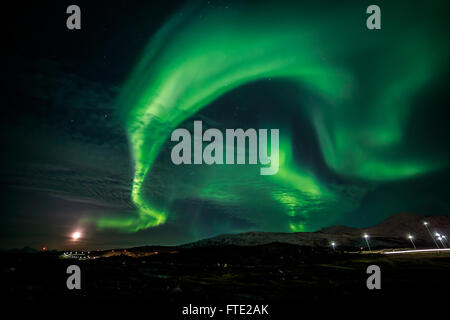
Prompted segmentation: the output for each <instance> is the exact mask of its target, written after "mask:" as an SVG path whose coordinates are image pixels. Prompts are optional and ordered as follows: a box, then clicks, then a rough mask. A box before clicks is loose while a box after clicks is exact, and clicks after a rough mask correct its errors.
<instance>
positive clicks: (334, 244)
mask: <svg viewBox="0 0 450 320" xmlns="http://www.w3.org/2000/svg"><path fill="white" fill-rule="evenodd" d="M331 246H332V247H333V251H336V248H335V247H336V242H332V243H331Z"/></svg>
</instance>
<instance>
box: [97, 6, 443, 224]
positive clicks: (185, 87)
mask: <svg viewBox="0 0 450 320" xmlns="http://www.w3.org/2000/svg"><path fill="white" fill-rule="evenodd" d="M331 7H332V9H333V10H328V11H326V12H322V10H321V9H320V8H318V7H308V6H304V5H288V4H285V3H284V4H282V5H280V4H279V5H276V4H265V5H261V4H259V5H257V6H256V5H255V4H247V5H244V4H235V5H234V6H233V7H232V8H230V9H229V10H222V9H216V8H205V7H202V6H198V7H196V6H189V7H187V8H183V10H181V11H180V12H179V13H177V12H175V13H174V14H173V16H172V17H171V18H170V19H169V21H167V22H166V23H165V24H164V26H162V27H161V28H160V29H159V30H158V32H157V33H156V34H155V35H154V36H153V38H152V39H151V41H150V42H149V44H148V45H147V47H146V48H145V50H144V52H143V54H142V57H141V59H140V61H139V63H138V64H137V66H136V67H135V69H134V71H133V72H132V74H131V76H130V77H129V79H128V80H127V82H126V84H125V85H124V87H123V89H122V92H121V95H120V99H119V101H120V102H119V105H120V107H121V109H122V114H123V120H124V122H125V124H126V129H127V133H128V137H129V142H130V148H131V156H132V157H133V159H134V164H135V174H134V179H133V187H132V191H131V197H132V200H133V202H134V204H135V205H136V207H137V209H138V216H127V217H120V218H117V217H115V218H110V217H105V218H101V219H99V220H98V222H97V223H98V226H99V227H100V228H117V229H120V230H122V231H137V230H140V229H145V228H149V227H153V226H158V225H160V224H162V223H164V222H165V221H166V219H167V217H168V216H169V215H170V212H168V211H167V210H166V209H164V208H157V207H156V206H154V205H153V204H152V199H148V198H146V196H145V192H144V185H145V182H146V179H147V177H148V176H149V175H151V173H152V166H153V164H154V162H155V160H156V158H157V156H158V155H159V153H160V152H161V149H162V147H163V145H164V143H165V142H166V141H167V139H168V137H169V135H170V133H171V131H173V130H174V129H175V128H177V127H178V126H180V125H181V124H182V123H183V121H185V120H186V119H189V118H190V117H193V116H194V115H195V114H196V113H197V112H198V111H199V110H201V109H203V108H207V107H208V106H209V105H210V104H211V103H212V102H213V101H214V100H216V99H218V98H219V97H220V96H222V95H224V94H226V93H227V92H230V91H232V90H234V89H236V88H238V87H240V86H243V85H245V84H247V83H250V82H255V81H258V80H261V79H268V78H269V79H273V80H276V79H286V80H288V81H290V82H292V83H295V85H297V86H299V87H302V88H304V89H305V90H306V91H307V92H308V93H309V94H310V97H312V98H310V99H308V101H306V100H304V101H292V103H291V105H292V108H303V109H304V110H305V112H306V114H307V115H308V117H309V119H310V121H311V123H312V124H313V128H314V130H315V132H316V134H317V136H318V139H319V143H320V150H321V152H322V154H323V157H324V159H325V161H326V164H327V165H328V166H329V168H330V169H331V170H332V171H334V172H336V173H337V174H338V175H342V176H344V177H353V178H357V179H361V180H364V181H370V182H384V181H393V180H399V179H407V178H411V177H414V176H418V175H423V174H426V173H429V172H432V171H434V170H436V169H439V168H442V167H443V166H445V165H446V164H447V163H446V162H443V161H441V159H438V158H433V157H432V156H430V157H428V156H424V155H422V154H411V152H409V150H407V149H406V148H405V145H406V143H407V142H406V141H405V137H404V134H403V126H404V124H405V121H406V120H407V119H408V114H409V112H410V110H411V108H413V100H414V97H415V95H416V94H417V93H418V92H420V90H421V89H423V88H424V87H425V86H427V85H428V84H429V83H430V81H431V80H433V78H434V77H436V76H437V75H438V72H439V70H440V69H439V68H440V66H441V65H442V64H443V63H444V62H445V59H446V57H447V56H448V45H447V43H446V42H445V41H444V39H439V37H438V36H436V35H435V34H432V33H431V31H433V30H430V29H429V26H428V25H427V22H429V21H428V20H427V19H428V18H429V17H427V16H425V19H415V20H414V22H415V23H414V28H417V29H419V26H420V31H419V30H417V31H416V32H415V33H414V34H410V33H409V32H407V29H408V28H409V27H410V26H409V23H410V22H409V20H408V21H405V20H402V19H398V17H399V16H401V15H402V8H401V6H398V7H395V6H389V7H386V8H384V10H383V12H384V13H383V29H382V30H380V31H368V30H365V29H364V28H363V26H364V23H363V22H364V21H365V20H364V19H365V17H364V15H361V13H360V12H357V11H356V10H355V9H358V8H359V7H355V6H353V7H351V6H349V5H348V4H342V5H341V4H340V5H332V6H331ZM330 12H332V13H330ZM416 14H419V13H416ZM418 17H419V16H418ZM361 57H362V58H361ZM355 60H357V61H361V62H360V65H355V63H354V61H355ZM276 107H277V106H276V105H274V106H273V108H276ZM194 118H195V117H194ZM281 134H282V136H283V137H284V141H282V144H281V150H280V152H281V163H280V171H279V173H278V174H277V175H275V176H274V177H257V178H258V179H264V183H267V184H268V185H276V186H277V187H274V188H273V192H270V195H271V199H270V201H275V202H278V203H279V204H281V206H282V207H283V208H284V214H286V215H288V216H290V217H292V218H293V219H292V221H290V222H289V227H290V229H291V230H293V231H304V230H308V229H309V228H308V227H307V225H308V223H307V221H308V219H312V220H314V217H313V215H314V214H318V213H316V211H321V210H322V209H321V208H322V207H325V208H329V206H330V205H331V204H334V205H335V206H336V207H340V208H343V209H344V210H345V209H347V210H348V209H349V206H350V204H348V203H346V199H343V198H342V196H341V195H340V194H339V192H336V190H332V189H330V188H328V187H327V185H326V184H323V183H322V181H320V179H319V178H318V177H316V176H315V175H314V173H313V172H309V171H308V170H307V169H305V168H302V165H301V162H300V163H296V161H294V159H293V158H292V150H291V149H292V143H293V142H292V139H291V137H290V132H289V129H284V130H283V129H282V130H281ZM215 170H220V169H215ZM242 174H243V173H242V170H240V169H239V170H236V172H235V173H232V175H241V176H242ZM211 179H214V178H213V177H211ZM199 196H200V197H205V198H207V199H213V200H214V201H217V202H233V201H236V195H235V194H234V192H233V188H227V189H224V188H223V186H220V185H218V184H214V183H211V184H210V186H209V187H205V188H204V189H203V190H201V193H200V195H199ZM233 199H234V200H233ZM251 201H252V200H251V199H250V198H249V199H247V198H245V196H244V197H239V205H244V206H245V205H246V204H248V203H250V202H251ZM267 201H269V200H267ZM311 205H312V207H311ZM335 211H336V212H333V213H331V212H330V213H329V214H328V215H324V214H320V215H319V216H320V219H321V222H322V224H323V225H327V224H329V223H330V222H332V221H333V220H334V219H335V218H336V217H334V216H333V215H338V214H340V212H339V211H342V209H340V210H335ZM296 216H300V217H301V218H302V219H301V220H302V221H306V223H298V222H296V221H298V220H296V219H295V217H296ZM319 216H318V217H319Z"/></svg>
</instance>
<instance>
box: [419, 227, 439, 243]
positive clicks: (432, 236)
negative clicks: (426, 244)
mask: <svg viewBox="0 0 450 320" xmlns="http://www.w3.org/2000/svg"><path fill="white" fill-rule="evenodd" d="M423 225H424V226H425V228H427V230H428V233H429V234H430V237H431V239H433V242H434V244H435V245H436V247H437V248H438V249H439V245H438V243H437V242H436V240H435V239H434V237H433V235H432V234H431V231H430V229H429V228H428V222H426V221H424V223H423Z"/></svg>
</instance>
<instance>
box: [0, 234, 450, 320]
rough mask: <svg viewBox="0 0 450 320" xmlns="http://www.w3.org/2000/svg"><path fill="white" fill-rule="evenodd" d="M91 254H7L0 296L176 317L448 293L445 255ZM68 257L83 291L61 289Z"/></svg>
mask: <svg viewBox="0 0 450 320" xmlns="http://www.w3.org/2000/svg"><path fill="white" fill-rule="evenodd" d="M91 255H94V256H95V255H97V258H96V259H90V260H83V261H80V260H75V259H67V258H66V259H64V258H61V255H60V253H56V252H54V253H24V252H8V253H7V252H4V253H2V254H1V279H0V281H1V283H2V288H3V289H2V291H1V299H2V300H3V301H5V300H9V301H14V302H24V301H30V302H33V301H36V302H45V303H51V304H55V303H56V302H70V303H76V304H82V303H84V302H100V303H102V302H109V303H111V302H113V303H116V302H117V303H132V304H135V303H137V304H138V305H143V303H145V304H144V305H145V306H147V307H152V308H155V309H157V308H158V307H161V306H163V305H164V306H166V305H168V304H170V305H171V306H172V307H171V309H170V312H171V313H173V316H179V315H181V310H182V306H184V305H189V304H196V305H211V304H217V305H226V304H232V303H243V304H249V303H250V304H256V303H264V304H269V305H270V306H271V308H272V309H274V311H273V312H277V310H276V308H279V310H278V312H279V311H280V310H281V309H280V308H282V309H283V310H284V311H286V308H290V309H293V310H294V311H295V309H298V308H302V307H306V306H310V305H312V304H320V305H325V306H328V305H330V304H332V303H333V304H339V303H344V306H347V307H352V306H355V305H358V304H361V303H362V304H365V305H368V306H370V305H378V306H380V305H383V304H388V303H395V304H396V305H397V306H402V305H404V303H408V304H409V305H410V304H411V302H425V301H433V302H437V301H438V300H446V299H448V296H449V295H448V292H449V290H450V253H440V254H438V253H423V254H402V255H383V254H366V253H345V252H332V251H330V249H327V250H318V249H315V248H311V247H301V246H295V245H290V244H281V243H272V244H267V245H261V246H246V247H238V246H223V247H209V248H181V247H180V248H177V247H144V248H136V249H131V250H128V251H117V250H115V251H114V252H112V251H103V252H97V253H95V252H94V253H91ZM71 264H76V265H78V266H80V268H81V272H82V288H81V290H68V289H67V288H66V279H67V277H68V275H67V274H66V268H67V266H69V265H71ZM372 264H376V265H378V266H379V267H380V268H381V287H382V288H381V290H368V289H367V287H366V280H367V277H368V276H369V275H368V274H366V269H367V267H368V266H369V265H372ZM109 305H111V304H109ZM280 305H282V306H283V307H279V306H280ZM169 318H170V317H169Z"/></svg>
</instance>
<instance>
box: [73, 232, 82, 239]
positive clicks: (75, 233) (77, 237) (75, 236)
mask: <svg viewBox="0 0 450 320" xmlns="http://www.w3.org/2000/svg"><path fill="white" fill-rule="evenodd" d="M80 237H81V233H79V232H78V231H77V232H74V233H73V234H72V239H73V240H78V239H80Z"/></svg>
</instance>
